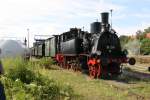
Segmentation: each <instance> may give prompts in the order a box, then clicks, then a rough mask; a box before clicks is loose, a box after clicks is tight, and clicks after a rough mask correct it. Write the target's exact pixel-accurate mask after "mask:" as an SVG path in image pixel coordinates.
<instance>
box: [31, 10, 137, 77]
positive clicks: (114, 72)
mask: <svg viewBox="0 0 150 100" xmlns="http://www.w3.org/2000/svg"><path fill="white" fill-rule="evenodd" d="M101 19H102V21H101V22H94V23H92V24H91V32H90V33H88V32H85V31H82V30H81V29H78V28H71V29H70V31H68V32H64V33H62V34H61V35H54V36H53V37H51V38H48V39H46V40H45V41H40V42H39V41H38V42H36V43H34V46H33V48H32V49H31V50H32V52H31V54H32V56H36V57H52V58H54V59H55V60H56V61H57V63H58V64H59V65H60V66H61V67H63V68H68V69H69V68H71V69H73V70H81V71H83V70H88V72H89V75H90V77H92V78H96V77H97V78H101V77H102V76H104V77H108V76H109V77H112V76H118V75H119V74H120V73H121V72H122V71H121V64H122V63H129V64H131V65H134V64H135V59H134V58H128V57H127V54H126V52H125V51H122V49H121V45H120V40H119V38H118V36H117V34H116V32H115V31H114V30H113V29H111V28H110V24H109V23H108V19H109V13H107V12H104V13H101Z"/></svg>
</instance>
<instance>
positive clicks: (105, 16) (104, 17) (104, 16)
mask: <svg viewBox="0 0 150 100" xmlns="http://www.w3.org/2000/svg"><path fill="white" fill-rule="evenodd" d="M101 19H102V24H104V25H106V24H108V20H109V13H108V12H103V13H101Z"/></svg>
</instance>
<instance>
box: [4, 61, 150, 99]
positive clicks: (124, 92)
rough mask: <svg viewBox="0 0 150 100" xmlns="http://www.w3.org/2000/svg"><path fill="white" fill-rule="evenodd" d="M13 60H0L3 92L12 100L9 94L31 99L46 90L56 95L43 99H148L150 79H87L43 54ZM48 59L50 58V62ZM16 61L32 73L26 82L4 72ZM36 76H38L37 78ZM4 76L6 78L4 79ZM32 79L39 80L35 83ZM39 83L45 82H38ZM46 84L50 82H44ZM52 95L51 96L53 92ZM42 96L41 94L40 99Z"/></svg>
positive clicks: (18, 97) (44, 92) (16, 97)
mask: <svg viewBox="0 0 150 100" xmlns="http://www.w3.org/2000/svg"><path fill="white" fill-rule="evenodd" d="M14 60H15V59H5V60H3V64H4V66H5V72H6V73H5V75H6V77H5V76H4V77H3V78H2V81H3V83H4V82H6V83H4V85H5V90H6V91H5V92H6V95H7V96H9V99H8V100H12V98H13V99H15V100H22V99H20V98H25V99H26V98H27V97H29V98H28V100H35V97H38V96H39V94H41V95H43V96H45V94H46V95H47V94H49V93H50V94H53V93H55V94H58V95H56V98H54V99H52V98H50V99H48V98H46V99H45V100H91V99H92V100H150V81H143V80H137V79H132V78H129V77H121V78H120V79H119V80H120V81H121V82H116V81H118V80H100V79H90V78H89V77H88V76H87V75H85V74H82V73H80V72H73V71H72V70H64V69H60V68H59V67H58V66H56V65H53V61H52V60H51V59H50V60H49V59H46V60H45V58H43V59H42V60H37V61H30V62H28V63H25V64H22V61H21V60H20V58H19V59H16V61H14ZM48 61H52V63H50V62H48ZM14 62H15V63H14ZM20 62H21V63H20ZM42 62H43V63H42ZM16 63H17V64H16ZM48 63H50V64H48ZM19 64H20V65H23V66H25V67H26V68H27V69H25V70H26V71H27V73H30V72H31V73H32V74H34V75H32V74H31V75H32V76H34V79H32V78H31V79H30V82H29V83H30V84H27V83H26V81H23V82H22V81H21V80H20V79H19V80H18V79H14V78H11V77H9V76H7V74H8V73H9V69H12V66H13V67H14V68H17V66H20V65H19ZM28 71H30V72H28ZM16 72H18V71H16ZM19 72H20V71H19ZM11 76H13V75H11ZM39 76H41V77H40V78H39ZM15 77H16V76H15ZM18 77H19V76H17V78H18ZM5 79H6V81H4V80H5ZM37 80H38V81H37ZM47 80H48V81H47ZM40 81H41V82H40ZM36 82H40V83H39V85H37V83H36ZM123 82H127V83H123ZM43 83H44V84H45V85H40V84H43ZM48 84H51V85H50V86H48ZM40 86H45V87H44V88H43V91H42V92H40V91H41V90H40V91H38V89H39V87H40ZM46 86H48V87H46ZM51 88H52V89H51ZM53 88H54V89H53ZM52 91H54V92H52ZM36 92H37V93H36ZM53 96H54V97H55V95H52V97H53ZM43 98H44V97H42V96H41V98H40V99H43ZM40 99H39V100H40Z"/></svg>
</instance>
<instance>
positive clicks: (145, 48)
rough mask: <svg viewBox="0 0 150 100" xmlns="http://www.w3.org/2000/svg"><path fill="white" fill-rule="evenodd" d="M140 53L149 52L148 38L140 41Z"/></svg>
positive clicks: (149, 42)
mask: <svg viewBox="0 0 150 100" xmlns="http://www.w3.org/2000/svg"><path fill="white" fill-rule="evenodd" d="M141 53H142V54H150V39H148V38H145V39H143V40H142V41H141Z"/></svg>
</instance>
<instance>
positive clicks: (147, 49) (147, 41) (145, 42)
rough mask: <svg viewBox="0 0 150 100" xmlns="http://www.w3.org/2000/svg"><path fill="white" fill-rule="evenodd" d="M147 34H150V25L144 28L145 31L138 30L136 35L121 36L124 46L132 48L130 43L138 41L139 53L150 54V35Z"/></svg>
mask: <svg viewBox="0 0 150 100" xmlns="http://www.w3.org/2000/svg"><path fill="white" fill-rule="evenodd" d="M147 34H150V27H148V28H146V29H144V31H141V30H138V31H137V32H136V35H135V36H126V35H121V36H120V37H119V38H120V43H121V46H122V48H132V47H130V46H131V45H128V44H132V43H133V41H138V43H139V47H140V48H139V54H142V55H148V54H150V37H147Z"/></svg>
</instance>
